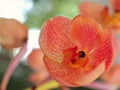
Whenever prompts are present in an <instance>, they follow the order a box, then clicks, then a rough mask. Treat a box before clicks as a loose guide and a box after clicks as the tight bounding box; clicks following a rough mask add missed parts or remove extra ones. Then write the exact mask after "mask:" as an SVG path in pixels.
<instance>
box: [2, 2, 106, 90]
mask: <svg viewBox="0 0 120 90" xmlns="http://www.w3.org/2000/svg"><path fill="white" fill-rule="evenodd" d="M88 1H98V2H104V3H106V4H107V0H88ZM80 2H81V0H0V17H5V18H14V19H17V20H18V21H19V22H21V23H24V24H25V25H26V26H28V28H29V41H28V42H29V43H28V44H29V45H28V47H29V50H28V51H29V52H30V50H31V49H32V48H34V47H39V46H38V43H37V41H38V40H37V39H38V36H39V32H40V28H41V25H42V23H43V22H44V21H45V20H47V19H49V18H51V17H53V16H56V15H61V16H65V17H68V18H73V17H74V16H76V15H77V14H78V13H79V11H78V5H79V3H80ZM33 43H34V45H33ZM29 52H27V53H28V54H29ZM16 53H17V49H15V50H13V51H7V50H5V49H3V48H2V47H0V81H1V79H2V77H3V74H4V72H5V70H6V69H7V66H8V64H9V61H10V60H11V58H12V57H13V56H15V55H16ZM26 56H27V55H26ZM25 59H26V57H24V58H23V60H21V63H20V65H19V66H18V67H17V68H16V70H15V71H14V73H13V74H12V76H11V79H10V81H9V84H8V89H7V90H24V89H25V88H28V87H32V84H31V83H30V82H29V80H28V77H29V75H30V74H31V73H32V70H31V69H30V68H29V67H28V65H27V63H26V61H25ZM51 90H58V89H57V88H55V89H51ZM71 90H93V89H88V88H71Z"/></svg>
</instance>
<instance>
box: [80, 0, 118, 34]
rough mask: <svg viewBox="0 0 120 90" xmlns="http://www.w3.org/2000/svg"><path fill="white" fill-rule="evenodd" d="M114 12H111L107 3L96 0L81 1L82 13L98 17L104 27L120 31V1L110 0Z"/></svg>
mask: <svg viewBox="0 0 120 90" xmlns="http://www.w3.org/2000/svg"><path fill="white" fill-rule="evenodd" d="M109 2H110V5H111V6H112V10H113V13H112V14H111V13H110V12H109V8H108V7H107V6H106V5H103V4H100V3H95V2H81V3H80V6H79V10H80V13H84V14H86V15H88V16H90V17H93V18H94V19H96V20H97V21H98V22H99V23H100V24H102V25H103V27H104V28H106V29H109V30H111V31H113V32H117V33H120V22H119V21H120V1H119V0H109Z"/></svg>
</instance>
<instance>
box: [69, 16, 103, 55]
mask: <svg viewBox="0 0 120 90" xmlns="http://www.w3.org/2000/svg"><path fill="white" fill-rule="evenodd" d="M103 32H104V31H103V29H102V27H101V26H100V25H99V24H98V23H97V22H96V21H95V20H93V19H92V18H90V17H88V16H86V15H78V16H76V17H75V18H74V19H73V20H72V22H71V25H70V34H71V36H72V37H73V40H74V41H76V44H77V46H78V49H80V50H83V51H85V52H86V53H89V52H90V51H91V50H92V49H94V48H95V47H97V46H98V45H99V44H100V43H101V40H102V36H103Z"/></svg>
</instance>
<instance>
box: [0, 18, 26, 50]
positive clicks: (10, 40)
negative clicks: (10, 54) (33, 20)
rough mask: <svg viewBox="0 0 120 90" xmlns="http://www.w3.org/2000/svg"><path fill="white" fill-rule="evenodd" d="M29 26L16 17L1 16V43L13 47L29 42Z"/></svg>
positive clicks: (7, 47) (9, 47) (6, 46)
mask: <svg viewBox="0 0 120 90" xmlns="http://www.w3.org/2000/svg"><path fill="white" fill-rule="evenodd" d="M27 33H28V32H27V27H26V26H24V25H23V24H21V23H19V22H18V21H17V20H14V19H7V18H0V44H1V45H2V46H3V47H4V48H5V49H8V50H9V49H13V48H16V47H20V46H22V45H23V44H24V43H25V42H27V37H28V35H27Z"/></svg>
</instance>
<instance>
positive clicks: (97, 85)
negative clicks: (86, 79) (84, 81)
mask: <svg viewBox="0 0 120 90" xmlns="http://www.w3.org/2000/svg"><path fill="white" fill-rule="evenodd" d="M84 87H87V88H92V89H97V90H116V89H117V86H116V85H114V84H108V83H104V82H100V81H94V82H93V83H90V84H88V85H86V86H84Z"/></svg>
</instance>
